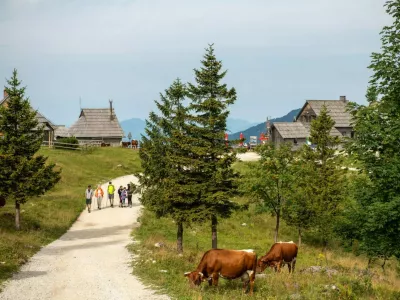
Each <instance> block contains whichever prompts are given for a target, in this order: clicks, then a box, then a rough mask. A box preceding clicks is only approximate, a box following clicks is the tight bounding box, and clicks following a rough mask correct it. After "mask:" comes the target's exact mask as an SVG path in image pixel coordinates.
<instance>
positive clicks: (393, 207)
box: [347, 0, 400, 267]
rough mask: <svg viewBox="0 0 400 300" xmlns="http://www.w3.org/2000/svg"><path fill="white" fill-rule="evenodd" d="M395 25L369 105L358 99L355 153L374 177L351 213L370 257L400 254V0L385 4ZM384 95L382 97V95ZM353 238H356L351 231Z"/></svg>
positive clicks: (376, 67)
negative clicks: (360, 103)
mask: <svg viewBox="0 0 400 300" xmlns="http://www.w3.org/2000/svg"><path fill="white" fill-rule="evenodd" d="M385 7H386V12H387V13H388V14H389V15H390V16H391V17H392V18H393V24H392V25H389V26H385V27H384V28H383V30H382V32H381V41H382V47H381V51H380V52H377V53H372V62H371V65H370V66H369V68H370V69H371V70H372V71H373V75H372V78H371V81H370V87H369V88H368V90H367V94H366V98H367V100H368V105H357V104H356V103H352V107H351V113H352V115H353V121H354V129H355V133H356V134H355V138H354V140H353V143H351V144H350V147H349V151H350V152H351V153H352V154H356V156H357V158H358V159H359V160H360V161H361V162H362V166H363V168H362V170H363V172H364V175H365V176H366V177H367V178H368V180H367V181H366V182H361V183H360V184H358V189H357V191H356V197H355V200H356V206H355V208H354V210H352V212H351V213H350V214H349V215H348V219H349V222H348V223H349V224H358V225H359V226H358V228H355V227H353V228H352V229H351V230H350V231H353V232H352V236H353V238H357V239H358V240H359V243H360V248H361V250H362V251H363V252H365V253H366V254H367V255H368V256H369V257H370V258H376V257H380V258H383V265H382V267H384V265H385V262H386V260H387V259H389V258H390V257H391V256H396V257H397V258H400V250H399V247H397V246H394V245H398V244H399V243H400V196H399V194H400V185H399V182H400V172H399V170H400V151H399V149H400V143H399V141H400V96H399V95H400V48H399V43H400V1H399V0H390V1H386V3H385ZM378 96H380V97H379V98H380V99H378ZM347 236H350V234H349V233H347Z"/></svg>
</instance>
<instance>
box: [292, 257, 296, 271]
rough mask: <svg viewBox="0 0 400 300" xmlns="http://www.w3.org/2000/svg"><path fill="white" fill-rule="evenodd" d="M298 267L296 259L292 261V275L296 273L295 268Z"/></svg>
mask: <svg viewBox="0 0 400 300" xmlns="http://www.w3.org/2000/svg"><path fill="white" fill-rule="evenodd" d="M295 266H296V257H295V258H293V260H292V273H293V272H294V267H295Z"/></svg>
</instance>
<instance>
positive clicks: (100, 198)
mask: <svg viewBox="0 0 400 300" xmlns="http://www.w3.org/2000/svg"><path fill="white" fill-rule="evenodd" d="M94 196H95V197H96V199H97V209H99V210H101V201H103V196H104V192H103V189H102V188H101V186H100V184H99V185H98V186H97V189H96V190H95V191H94Z"/></svg>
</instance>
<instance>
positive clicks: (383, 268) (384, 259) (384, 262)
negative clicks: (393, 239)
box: [381, 257, 386, 273]
mask: <svg viewBox="0 0 400 300" xmlns="http://www.w3.org/2000/svg"><path fill="white" fill-rule="evenodd" d="M385 264H386V257H384V258H383V264H382V266H381V267H382V271H383V272H384V273H385Z"/></svg>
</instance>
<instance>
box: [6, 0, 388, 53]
mask: <svg viewBox="0 0 400 300" xmlns="http://www.w3.org/2000/svg"><path fill="white" fill-rule="evenodd" d="M8 1H11V0H8ZM384 2H385V1H384V0H352V1H348V0H336V1H332V0H302V1H298V0H287V1H278V0H270V1H265V0H253V1H249V0H248V1H244V0H243V1H233V0H203V1H189V0H170V1H165V0H138V1H127V0H125V1H123V0H120V1H112V2H111V1H94V0H91V1H68V2H67V1H60V0H53V1H49V0H17V1H15V0H12V3H14V4H13V5H8V6H7V5H6V10H7V15H8V18H7V20H5V21H3V22H1V23H0V35H1V36H5V38H4V39H3V42H4V43H7V44H11V45H13V47H14V48H15V50H20V51H25V50H26V46H27V45H29V50H30V51H34V52H35V51H37V52H41V53H53V54H56V53H58V54H122V53H140V52H148V51H162V50H161V49H163V50H164V51H173V50H174V49H177V48H183V49H187V50H191V49H195V48H197V47H199V45H201V47H203V46H204V45H205V44H207V43H208V42H215V43H217V44H218V45H219V46H220V47H244V48H251V47H253V48H254V47H256V48H271V47H288V46H293V45H296V46H300V47H301V46H302V45H305V44H307V45H310V43H311V44H315V45H316V46H318V45H319V46H321V43H320V42H321V40H322V41H323V40H326V39H329V37H332V38H335V37H338V36H345V37H346V36H348V37H349V39H351V37H350V36H351V35H354V33H355V32H359V33H360V34H362V33H363V32H365V31H370V30H376V28H377V27H381V26H382V25H383V24H385V21H386V20H387V18H386V17H385V15H384V13H383V7H382V6H383V3H384ZM6 3H7V2H6ZM10 3H11V2H10ZM23 3H24V4H30V5H22V4H23ZM379 10H380V11H382V14H378V17H377V11H378V12H379ZM10 28H12V30H13V34H12V35H5V33H6V31H7V30H6V29H8V30H9V29H10ZM328 44H329V43H328ZM322 46H323V42H322ZM329 46H332V45H328V48H329ZM345 46H346V45H341V46H338V47H337V48H339V49H338V50H340V49H342V48H343V47H345ZM360 48H362V47H360Z"/></svg>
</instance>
